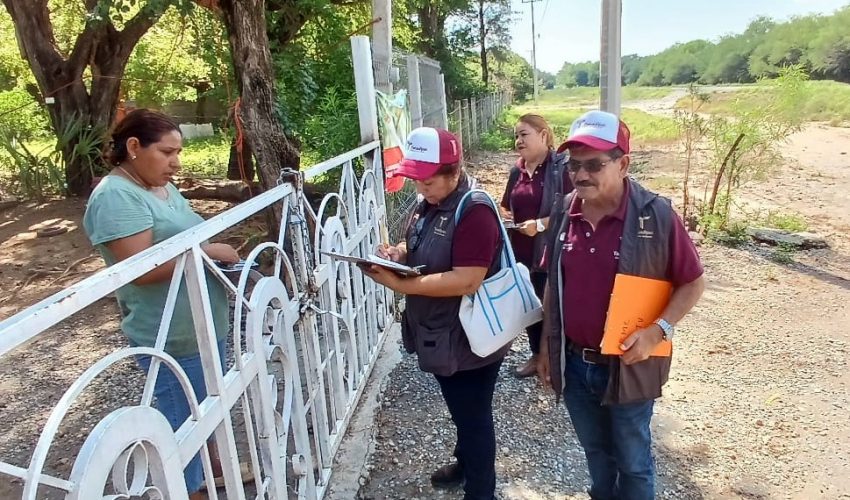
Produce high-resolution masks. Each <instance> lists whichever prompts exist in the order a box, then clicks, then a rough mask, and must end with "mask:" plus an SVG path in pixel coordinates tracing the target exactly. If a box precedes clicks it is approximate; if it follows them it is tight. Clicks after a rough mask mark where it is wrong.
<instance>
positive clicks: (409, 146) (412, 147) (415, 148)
mask: <svg viewBox="0 0 850 500" xmlns="http://www.w3.org/2000/svg"><path fill="white" fill-rule="evenodd" d="M407 149H408V150H410V151H418V152H420V153H427V152H428V148H426V147H423V146H417V145H416V144H412V143H410V142H408V143H407Z"/></svg>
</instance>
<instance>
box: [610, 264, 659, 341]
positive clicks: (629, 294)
mask: <svg viewBox="0 0 850 500" xmlns="http://www.w3.org/2000/svg"><path fill="white" fill-rule="evenodd" d="M672 293H673V285H672V284H671V283H670V282H669V281H661V280H653V279H649V278H641V277H638V276H630V275H628V274H617V276H616V277H615V278H614V290H613V291H612V292H611V302H610V303H609V304H608V318H607V319H606V320H605V334H604V335H603V337H602V354H612V355H615V356H620V355H622V354H623V351H622V350H621V349H620V344H622V343H623V341H624V340H626V338H627V337H628V336H629V335H631V334H632V333H634V332H636V331H637V330H640V329H641V328H646V327H647V326H649V325H651V324H652V323H653V322H654V321H655V320H656V319H658V318H659V317H660V316H661V313H662V312H664V308H665V307H667V303H668V302H669V301H670V295H671V294H672ZM672 353H673V343H672V342H671V341H667V340H665V341H662V342H661V343H660V344H658V346H656V348H655V350H654V351H653V352H652V355H653V356H671V355H672Z"/></svg>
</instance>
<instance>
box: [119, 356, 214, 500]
mask: <svg viewBox="0 0 850 500" xmlns="http://www.w3.org/2000/svg"><path fill="white" fill-rule="evenodd" d="M224 349H225V343H224V340H220V341H219V342H218V353H219V357H220V359H221V367H222V369H224ZM174 359H175V360H176V361H177V363H178V364H179V365H180V367H181V368H183V371H185V372H186V376H187V377H188V378H189V382H190V383H191V384H192V389H193V390H194V392H195V397H196V398H197V400H198V402H199V403H200V402H201V401H203V400H204V398H206V397H207V385H206V383H205V382H204V371H203V367H202V365H201V355H200V354H195V355H194V356H186V357H183V358H174ZM136 362H137V363H138V364H139V366H140V367H141V368H142V370H144V371H145V375H147V371H148V368H150V364H151V358H150V356H137V358H136ZM154 395H155V396H156V409H157V410H159V411H160V413H162V414H163V415H165V418H166V419H168V423H169V424H171V428H172V429H173V430H175V431H176V430H177V429H178V428H179V427H180V426H181V425H183V422H185V421H186V419H187V418H189V415H191V411H190V410H189V400H188V399H186V394H184V393H183V386H181V385H180V382H179V381H178V380H177V377H176V376H175V375H174V373H173V372H172V371H171V370H170V369H169V368H168V367H167V366H165V365H164V364H160V365H159V372H158V373H157V377H156V384H155V385H154ZM183 479H184V480H185V481H186V491H187V492H188V493H189V494H190V495H191V494H192V493H195V492H196V491H198V490H200V489H201V485H202V484H203V482H204V470H203V464H201V455H200V454H197V455H195V458H193V459H192V461H190V462H189V464H188V465H187V466H186V468H185V469H183Z"/></svg>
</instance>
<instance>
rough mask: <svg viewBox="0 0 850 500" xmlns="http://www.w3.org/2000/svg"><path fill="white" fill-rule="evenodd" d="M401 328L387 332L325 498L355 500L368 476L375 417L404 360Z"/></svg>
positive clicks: (336, 461)
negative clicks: (390, 377)
mask: <svg viewBox="0 0 850 500" xmlns="http://www.w3.org/2000/svg"><path fill="white" fill-rule="evenodd" d="M400 341H401V327H400V325H399V324H398V323H396V324H395V325H394V326H393V327H392V329H391V330H390V332H389V333H388V334H387V339H386V340H385V341H384V346H383V348H382V349H381V354H380V356H378V360H377V361H376V362H375V368H373V369H372V376H371V380H369V383H368V385H367V386H366V391H365V392H364V393H363V395H362V396H361V398H360V404H359V405H358V407H357V409H356V410H355V412H354V416H353V417H352V418H351V423H350V424H349V426H348V432H346V434H345V437H344V438H343V440H342V444H340V447H339V451H338V452H337V454H336V457H335V459H334V465H333V475H331V480H330V484H329V485H328V490H327V494H326V495H325V499H326V500H352V499H354V498H357V493H358V491H360V487H361V486H362V485H363V484H366V481H367V480H368V478H369V468H368V467H367V466H368V464H369V459H370V457H371V456H372V453H374V451H375V434H376V433H377V428H376V427H375V425H374V423H375V417H376V415H377V413H378V410H380V408H381V395H382V394H383V392H384V388H385V387H386V384H387V380H388V378H389V375H390V373H392V371H393V369H395V367H396V365H398V363H399V362H400V361H401V356H402V355H401V345H400Z"/></svg>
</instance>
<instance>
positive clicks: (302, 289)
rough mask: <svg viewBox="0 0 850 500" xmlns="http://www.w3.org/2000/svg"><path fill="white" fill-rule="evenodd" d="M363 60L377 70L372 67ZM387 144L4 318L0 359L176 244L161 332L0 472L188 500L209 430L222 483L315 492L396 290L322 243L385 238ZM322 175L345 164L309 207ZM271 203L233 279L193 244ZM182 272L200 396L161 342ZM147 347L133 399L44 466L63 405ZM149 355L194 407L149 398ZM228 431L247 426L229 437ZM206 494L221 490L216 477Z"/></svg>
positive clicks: (79, 494) (349, 156)
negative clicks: (227, 309) (267, 222)
mask: <svg viewBox="0 0 850 500" xmlns="http://www.w3.org/2000/svg"><path fill="white" fill-rule="evenodd" d="M366 71H367V72H369V73H370V77H371V68H369V69H367V70H366ZM380 158H381V155H380V144H379V142H378V141H372V142H369V143H368V144H366V145H364V146H362V147H360V148H357V149H355V150H352V151H350V152H348V153H346V154H343V155H341V156H338V157H336V158H333V159H331V160H328V161H326V162H324V163H321V164H319V165H316V166H315V167H313V168H311V169H310V170H308V171H306V172H303V173H290V174H291V175H290V177H288V178H287V181H286V182H282V183H281V184H280V185H279V186H278V187H277V188H275V189H272V190H270V191H268V192H265V193H263V194H261V195H260V196H258V197H256V198H254V199H252V200H250V201H248V202H246V203H243V204H241V205H239V206H237V207H234V208H232V209H230V210H228V211H226V212H224V213H222V214H220V215H218V216H216V217H214V218H212V219H210V220H208V221H206V222H204V223H202V224H201V225H198V226H196V227H195V228H193V229H191V230H189V231H186V232H184V233H181V234H180V235H178V236H175V237H174V238H171V239H169V240H167V241H165V242H163V243H161V244H159V245H156V246H155V247H153V248H150V249H148V250H146V251H144V252H142V253H140V254H138V255H136V256H134V257H132V258H130V259H127V260H126V261H123V262H120V263H118V264H117V265H115V266H112V267H109V268H107V269H104V270H102V271H101V272H99V273H97V274H95V275H93V276H91V277H89V278H87V279H85V280H83V281H81V282H79V283H77V284H75V285H73V286H71V287H70V288H67V289H65V290H63V291H62V292H60V293H58V294H56V295H54V296H52V297H50V298H48V299H46V300H44V301H42V302H40V303H38V304H36V305H34V306H33V307H30V308H29V309H26V310H24V311H22V312H20V313H19V314H17V315H15V316H13V317H11V318H9V319H7V320H5V321H3V322H2V323H0V360H4V359H5V360H8V359H9V357H10V355H11V354H12V353H14V351H16V350H18V349H23V348H25V347H26V344H28V343H29V342H31V341H33V340H37V339H38V338H42V337H43V336H45V335H46V334H48V333H49V332H48V329H50V328H51V327H52V326H54V325H57V324H58V323H60V322H62V321H65V320H67V319H68V318H70V317H71V316H72V315H74V314H76V313H78V312H79V311H82V310H84V309H85V308H87V307H90V306H92V305H93V304H94V303H95V302H96V301H98V300H100V299H102V298H105V297H107V296H109V295H110V294H112V293H113V292H114V291H115V290H117V289H118V288H120V287H121V286H123V285H125V284H128V283H131V282H132V281H134V280H135V279H137V278H138V277H140V276H142V275H144V274H145V273H147V272H148V271H150V270H152V269H154V268H155V267H157V266H160V265H162V264H164V263H166V262H168V261H171V260H172V259H176V262H177V266H176V269H175V271H174V275H173V278H172V281H171V285H170V289H169V293H168V300H167V302H166V307H165V312H164V314H163V317H162V319H161V326H160V330H159V336H158V338H157V343H156V347H154V348H147V347H125V348H121V349H118V350H117V351H114V352H112V353H110V354H108V355H106V356H105V357H102V358H101V359H99V360H98V361H97V362H95V363H94V364H92V365H91V366H90V367H88V369H87V370H85V372H84V373H83V374H82V375H81V376H80V377H79V378H77V379H76V381H75V382H74V383H73V384H71V385H70V387H68V388H67V390H66V391H65V392H64V395H63V396H62V398H61V400H60V401H59V403H58V404H56V405H55V406H54V407H53V408H52V410H51V411H50V413H49V417H48V418H47V423H46V425H44V427H43V429H42V430H41V433H40V437H39V438H38V441H37V443H36V445H35V448H34V452H33V454H32V457H31V459H30V461H29V463H28V464H14V463H7V462H5V461H3V462H0V477H2V476H4V475H5V476H6V478H5V480H7V481H8V480H9V477H8V476H11V477H12V478H18V479H17V480H18V481H19V482H22V490H23V495H22V498H25V499H27V500H35V499H36V498H43V497H44V496H45V492H47V493H50V492H51V491H52V492H54V494H53V495H52V496H56V495H55V492H56V491H58V492H60V495H63V496H65V497H66V498H69V499H80V500H92V499H96V498H103V499H124V498H150V499H185V498H187V492H186V487H185V483H184V480H183V475H182V469H183V468H184V467H185V465H186V464H187V463H188V462H189V461H190V460H191V459H192V457H193V456H194V455H195V454H197V453H198V452H199V451H200V452H201V455H202V461H203V465H204V471H205V477H207V478H210V477H212V469H211V466H212V465H211V461H210V458H209V454H208V449H207V448H208V445H207V442H208V440H210V439H214V440H215V442H216V444H217V446H218V449H219V453H220V455H221V462H222V466H223V469H224V479H225V491H226V498H228V499H231V500H232V499H243V498H269V499H286V498H294V497H297V498H301V499H318V498H321V497H322V496H323V495H324V493H325V490H326V489H327V486H328V481H329V478H330V474H331V465H332V462H333V458H334V455H335V453H336V451H337V449H338V447H339V444H340V442H341V440H342V437H343V435H344V434H345V430H346V427H347V425H348V422H349V420H350V417H351V415H352V412H353V410H354V407H355V405H356V404H357V401H358V399H359V397H360V395H361V393H362V392H363V390H364V388H365V386H366V382H367V380H368V377H369V374H370V372H371V370H372V367H373V365H374V363H375V361H376V359H377V356H378V353H379V351H380V347H381V345H382V342H383V340H384V338H385V336H386V334H387V332H388V330H389V329H390V327H391V323H392V320H393V319H392V318H393V316H392V312H393V311H392V310H391V309H392V295H391V294H390V292H388V291H387V290H386V289H384V288H383V287H379V286H376V285H375V284H374V282H372V281H371V280H369V279H367V278H365V277H364V276H363V275H362V274H361V272H360V271H359V269H358V268H356V267H354V266H349V265H347V264H344V263H336V262H331V261H329V260H328V258H327V257H326V256H324V255H322V254H321V251H322V250H333V251H337V252H341V253H348V254H359V255H361V256H365V255H366V254H368V253H370V252H372V251H373V249H374V247H375V246H376V245H377V244H378V243H379V241H380V234H381V226H382V225H384V224H385V223H386V209H385V203H384V184H383V171H382V168H381V162H380ZM318 178H324V179H328V178H339V188H338V190H337V191H336V192H332V193H330V194H327V195H326V196H325V197H324V199H323V200H322V202H321V204H320V205H319V207H318V209H317V210H315V211H314V210H313V209H312V207H311V205H310V204H309V203H308V200H307V199H306V198H305V196H304V193H303V191H302V189H301V186H302V183H303V181H304V180H305V179H306V180H309V179H318ZM274 204H279V206H280V207H281V208H282V213H283V214H284V221H283V224H282V227H281V228H280V236H279V239H278V241H276V242H266V243H262V244H260V245H259V246H257V247H256V248H255V249H254V250H253V251H251V253H250V254H249V255H248V257H247V259H246V260H247V261H248V262H249V263H250V262H263V263H264V264H263V266H261V267H260V269H262V270H263V271H259V270H252V269H251V267H250V266H246V267H245V268H244V270H243V271H242V272H241V273H240V274H239V276H238V279H233V278H229V277H228V276H225V275H224V274H222V272H221V271H220V270H219V269H218V268H217V267H216V265H215V264H214V263H213V262H212V261H211V260H210V259H209V257H208V256H207V255H206V254H204V252H203V250H202V249H201V244H202V243H203V242H205V241H207V240H209V239H211V238H213V237H215V236H216V235H217V234H219V233H221V232H222V231H224V230H226V229H227V228H229V227H231V226H234V225H236V224H238V223H239V222H241V221H243V220H245V219H247V218H248V217H251V216H252V215H254V214H257V213H259V212H261V211H262V210H264V209H266V208H267V207H270V206H272V205H274ZM210 276H212V279H217V280H220V281H221V282H222V283H224V284H225V285H226V286H227V288H228V289H229V292H230V296H231V298H233V303H232V305H233V309H232V312H233V316H232V319H233V321H232V324H233V327H232V331H231V332H230V335H229V336H228V341H227V345H228V348H229V351H230V352H231V353H232V356H231V359H232V362H231V363H232V364H231V363H228V364H227V366H226V367H225V368H226V370H225V371H224V373H223V370H222V366H221V362H220V359H219V355H218V346H217V342H216V335H215V331H214V326H213V322H212V310H211V305H210V300H209V296H208V294H207V286H206V283H207V279H209V278H210ZM181 282H182V283H185V285H186V287H187V291H188V293H189V297H190V304H191V312H192V317H193V319H194V321H195V325H196V335H197V339H198V344H199V347H200V353H201V359H202V364H203V372H204V378H205V381H206V385H207V388H208V393H209V394H208V396H207V398H206V399H204V400H203V401H196V400H195V398H194V395H193V393H192V390H191V388H190V385H189V381H188V379H187V377H186V374H185V373H184V372H183V371H182V370H181V368H180V366H179V365H178V364H177V363H176V362H175V360H174V359H173V358H172V357H171V356H169V355H168V354H167V353H165V351H163V350H162V346H164V345H165V340H166V337H167V335H168V325H169V324H170V320H171V316H172V313H173V308H174V304H175V301H176V297H177V290H178V288H179V286H180V284H181ZM142 354H145V355H150V356H151V357H152V359H153V360H154V362H153V363H152V366H151V369H150V370H149V372H148V373H147V376H146V381H145V385H144V389H143V391H142V394H140V395H139V398H138V401H139V403H138V404H137V405H128V406H123V407H120V408H118V409H116V410H114V411H111V412H110V413H108V414H107V415H106V416H105V418H103V419H101V420H100V421H99V422H98V423H97V424H96V426H95V427H94V428H93V429H92V430H91V431H90V432H89V433H88V434H87V436H86V437H85V440H84V443H83V445H82V447H80V448H79V449H78V450H72V451H73V453H74V454H75V455H74V456H73V457H71V458H70V460H71V464H72V467H71V468H70V472H69V473H68V474H67V475H66V476H65V477H60V476H59V475H53V474H50V473H48V472H46V471H45V463H46V461H47V459H48V457H49V455H50V454H51V453H59V452H63V450H56V449H55V448H56V447H55V446H53V445H54V443H55V441H56V440H57V432H58V429H59V428H60V426H61V425H62V423H63V420H64V419H66V418H67V416H68V414H69V409H70V408H71V407H72V406H73V405H74V404H75V403H78V402H79V401H80V400H81V399H80V398H81V396H82V395H84V394H85V393H86V391H87V390H91V387H92V384H93V382H95V381H96V380H97V379H98V378H99V377H101V376H102V375H103V374H104V373H105V372H106V371H107V370H109V369H115V368H116V366H118V365H119V364H120V363H123V362H125V361H126V359H127V358H132V357H134V356H137V355H142ZM157 370H172V371H173V372H174V373H175V375H176V376H177V377H178V379H179V380H180V382H181V384H182V386H183V389H184V391H185V392H186V394H187V395H188V397H189V402H190V407H191V411H192V416H191V417H190V418H189V419H187V420H186V422H185V423H184V424H183V425H182V426H181V427H180V428H179V429H178V430H177V431H176V432H172V430H171V427H170V426H169V424H168V422H167V421H166V420H165V418H164V417H163V416H162V415H161V414H160V413H159V412H158V411H157V410H156V409H155V408H153V407H152V399H153V385H154V382H155V378H156V376H157V373H158V372H157ZM222 373H223V374H222ZM0 415H2V411H0ZM237 433H238V434H239V435H240V436H243V437H244V438H243V439H241V440H239V439H237ZM64 452H65V453H68V452H69V450H64ZM0 458H5V457H0ZM240 461H241V462H248V463H250V467H251V469H252V471H253V475H254V478H255V479H254V481H253V482H251V483H249V484H246V485H243V484H242V481H241V476H240V470H239V469H240V468H239V463H240ZM61 492H65V493H64V494H63V493H61ZM209 497H210V498H212V499H216V498H218V494H217V492H216V490H215V489H214V488H213V489H211V490H210V491H209Z"/></svg>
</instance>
